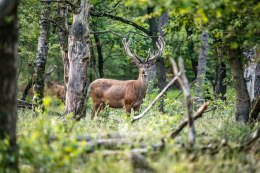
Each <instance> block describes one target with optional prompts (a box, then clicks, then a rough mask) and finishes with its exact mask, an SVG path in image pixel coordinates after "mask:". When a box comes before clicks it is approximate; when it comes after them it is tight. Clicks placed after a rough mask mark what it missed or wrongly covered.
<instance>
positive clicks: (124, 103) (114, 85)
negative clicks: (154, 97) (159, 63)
mask: <svg viewBox="0 0 260 173" xmlns="http://www.w3.org/2000/svg"><path fill="white" fill-rule="evenodd" d="M122 43H123V45H124V48H125V51H126V54H127V55H128V56H129V57H130V58H131V59H132V61H133V62H134V63H135V65H136V66H138V68H139V77H138V79H137V80H126V81H120V80H114V79H97V80H95V81H94V82H92V83H91V84H90V96H91V97H92V100H93V111H92V115H91V119H93V118H94V116H95V113H96V112H97V113H98V112H99V111H100V110H102V109H104V107H105V105H106V104H108V105H109V106H110V107H112V108H124V109H125V111H126V113H127V114H128V115H130V114H131V109H132V108H133V109H134V111H135V112H139V109H140V105H141V104H142V103H143V98H144V97H145V93H146V89H147V86H148V68H149V66H151V65H153V64H154V63H155V61H156V59H157V57H159V56H160V55H161V53H162V51H163V49H164V47H165V42H164V40H163V38H162V37H159V38H158V42H157V43H156V46H157V50H158V51H154V52H153V53H151V52H150V50H149V53H148V56H147V58H146V60H142V58H140V57H138V56H137V55H136V54H135V53H134V54H133V53H132V52H131V51H130V44H131V39H129V40H128V41H127V39H126V38H124V39H123V40H122Z"/></svg>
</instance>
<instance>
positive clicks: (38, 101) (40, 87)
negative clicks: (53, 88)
mask: <svg viewBox="0 0 260 173" xmlns="http://www.w3.org/2000/svg"><path fill="white" fill-rule="evenodd" d="M50 12H51V6H50V2H45V1H44V2H42V9H41V19H40V36H39V39H38V50H37V57H36V63H35V67H34V75H33V109H34V110H35V111H36V112H38V113H42V112H43V111H44V105H43V98H44V76H45V75H44V74H45V65H46V60H47V54H48V39H49V29H50V21H49V20H48V19H49V16H50Z"/></svg>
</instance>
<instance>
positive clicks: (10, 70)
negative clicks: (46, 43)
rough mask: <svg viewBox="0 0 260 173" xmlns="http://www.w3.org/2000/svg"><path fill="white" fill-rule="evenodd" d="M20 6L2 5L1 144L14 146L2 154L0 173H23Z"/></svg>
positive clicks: (15, 3)
mask: <svg viewBox="0 0 260 173" xmlns="http://www.w3.org/2000/svg"><path fill="white" fill-rule="evenodd" d="M17 6H18V0H8V1H7V0H4V1H0V81H1V82H0V95H1V99H0V142H1V143H2V141H3V140H8V141H9V144H10V145H9V146H8V148H7V150H3V151H1V160H0V172H19V169H18V147H17V145H16V121H17V108H16V107H17V101H16V96H17V79H16V76H17V64H16V62H17V54H18V52H17V50H18V49H17V35H18V26H17ZM7 19H8V20H7Z"/></svg>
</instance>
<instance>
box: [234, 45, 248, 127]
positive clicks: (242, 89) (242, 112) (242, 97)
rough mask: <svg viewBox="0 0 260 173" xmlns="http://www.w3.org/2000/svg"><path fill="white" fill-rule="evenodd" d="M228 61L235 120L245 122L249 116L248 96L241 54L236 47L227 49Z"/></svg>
mask: <svg viewBox="0 0 260 173" xmlns="http://www.w3.org/2000/svg"><path fill="white" fill-rule="evenodd" d="M229 58H230V59H229V63H230V67H231V73H232V77H233V80H234V87H235V90H236V114H235V116H236V120H237V121H241V122H244V123H246V122H247V121H248V118H249V111H250V98H249V95H248V91H247V88H246V83H245V79H244V76H243V65H242V59H241V54H240V51H239V50H238V49H230V50H229Z"/></svg>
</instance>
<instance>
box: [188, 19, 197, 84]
mask: <svg viewBox="0 0 260 173" xmlns="http://www.w3.org/2000/svg"><path fill="white" fill-rule="evenodd" d="M191 22H193V21H190V23H191ZM192 27H195V26H193V25H192V26H190V25H186V27H185V29H186V33H187V40H188V50H187V51H188V56H189V58H190V60H191V66H192V71H193V73H194V79H193V81H194V80H195V79H197V68H198V60H197V57H195V52H194V42H193V40H192V37H191V36H192V34H193V28H192Z"/></svg>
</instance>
